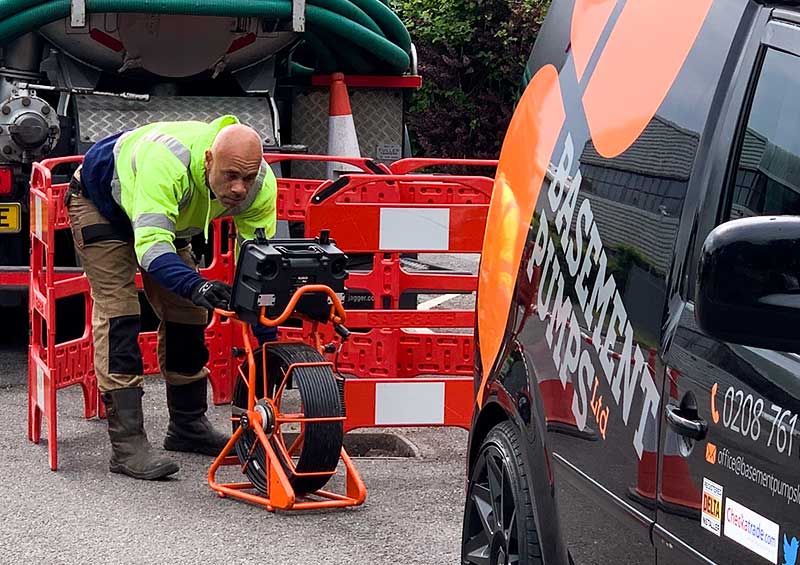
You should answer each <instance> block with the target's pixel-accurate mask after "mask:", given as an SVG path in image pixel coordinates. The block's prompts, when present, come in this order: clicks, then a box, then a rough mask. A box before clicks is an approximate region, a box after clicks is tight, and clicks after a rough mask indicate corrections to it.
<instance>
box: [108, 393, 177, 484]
mask: <svg viewBox="0 0 800 565" xmlns="http://www.w3.org/2000/svg"><path fill="white" fill-rule="evenodd" d="M143 394H144V391H143V390H142V389H141V388H139V387H134V388H121V389H118V390H112V391H110V392H106V393H103V402H104V403H105V405H106V414H107V417H108V437H109V438H110V439H111V451H112V453H111V461H110V464H109V469H110V470H111V472H112V473H122V474H123V475H128V476H130V477H133V478H134V479H145V480H148V481H151V480H154V479H161V478H163V477H166V476H167V475H171V474H173V473H177V472H178V469H179V467H178V464H177V463H176V462H175V461H173V460H172V459H170V458H169V457H167V456H166V455H159V454H158V453H156V452H155V451H153V448H152V447H151V446H150V442H149V441H147V434H145V431H144V415H143V413H142V395H143Z"/></svg>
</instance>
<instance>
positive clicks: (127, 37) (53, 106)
mask: <svg viewBox="0 0 800 565" xmlns="http://www.w3.org/2000/svg"><path fill="white" fill-rule="evenodd" d="M0 54H1V55H0V306H2V305H13V304H15V303H16V304H22V303H24V299H25V293H24V290H25V288H26V286H27V282H28V280H27V278H28V274H27V273H28V263H29V251H28V249H29V235H28V230H29V226H28V218H29V213H28V199H29V198H28V183H29V179H30V170H31V164H32V163H33V162H35V161H38V160H41V159H44V158H48V157H56V156H64V155H76V154H83V153H85V152H86V150H87V149H88V148H89V147H91V145H92V144H93V143H95V142H97V141H98V140H100V139H102V138H103V137H105V136H107V135H109V134H112V133H115V132H118V131H122V130H125V129H130V128H133V127H136V126H138V125H142V124H145V123H148V122H151V121H161V120H210V119H213V118H215V117H217V116H219V115H220V114H225V113H232V114H235V115H237V116H238V117H239V119H240V120H241V121H243V122H244V123H247V124H249V125H251V126H253V127H254V128H256V130H257V131H259V132H260V133H261V134H262V136H263V146H264V150H265V151H266V152H302V151H307V152H309V153H324V152H325V149H326V145H327V123H328V115H327V113H328V89H327V87H326V85H327V80H328V75H329V74H330V73H332V72H334V71H341V72H344V73H345V75H346V77H347V79H346V80H347V84H348V87H349V88H350V96H351V102H352V106H353V113H354V118H355V121H356V125H357V129H358V136H359V144H360V146H361V154H362V156H365V157H366V156H368V157H372V158H374V159H376V160H378V161H393V160H396V159H399V158H401V157H403V156H405V155H407V153H408V143H407V135H406V132H405V124H404V110H405V108H406V106H407V95H408V93H409V92H410V90H411V89H413V88H415V87H417V86H418V85H419V83H420V81H419V77H418V76H417V73H416V60H415V59H416V57H415V52H414V48H413V45H412V43H411V39H410V37H409V34H408V32H407V31H406V28H405V27H404V26H403V24H402V22H401V21H400V20H399V18H398V17H397V16H396V15H395V14H394V12H392V10H391V9H390V8H388V7H387V5H386V4H384V3H383V1H382V0H308V3H306V0H237V1H231V0H161V1H160V2H157V3H156V2H149V1H147V0H48V1H46V2H43V1H42V0H0ZM292 166H293V167H295V169H293V170H292V174H293V176H303V177H306V178H322V177H323V176H324V172H325V169H324V165H319V164H315V163H300V164H297V163H295V164H293V165H292ZM276 172H277V173H278V174H280V173H281V171H276ZM66 174H69V173H68V172H67V173H65V175H66ZM65 179H66V177H65V178H64V179H61V180H62V181H63V180H65ZM54 180H58V179H54ZM63 235H64V237H65V239H64V241H59V242H57V249H56V257H57V259H56V260H57V261H59V262H60V263H61V264H62V265H64V266H66V267H69V266H70V265H71V266H75V262H74V261H75V258H74V253H73V251H72V243H71V241H70V240H69V236H68V234H67V233H66V232H65V233H64V234H63Z"/></svg>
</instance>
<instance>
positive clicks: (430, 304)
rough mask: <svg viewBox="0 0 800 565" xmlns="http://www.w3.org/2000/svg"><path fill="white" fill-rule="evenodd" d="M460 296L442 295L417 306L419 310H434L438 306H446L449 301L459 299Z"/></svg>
mask: <svg viewBox="0 0 800 565" xmlns="http://www.w3.org/2000/svg"><path fill="white" fill-rule="evenodd" d="M458 296H460V295H458V294H442V295H440V296H437V297H436V298H431V299H430V300H426V301H425V302H423V303H421V304H419V305H418V306H417V310H432V309H433V308H435V307H436V306H439V305H440V304H444V303H445V302H447V301H448V300H453V299H454V298H457V297H458Z"/></svg>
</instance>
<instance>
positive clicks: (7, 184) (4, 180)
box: [0, 167, 14, 194]
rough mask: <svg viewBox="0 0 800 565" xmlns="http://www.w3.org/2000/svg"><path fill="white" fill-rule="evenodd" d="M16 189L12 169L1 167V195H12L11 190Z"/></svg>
mask: <svg viewBox="0 0 800 565" xmlns="http://www.w3.org/2000/svg"><path fill="white" fill-rule="evenodd" d="M13 187H14V177H13V175H12V174H11V169H10V168H8V167H0V194H11V189H12V188H13Z"/></svg>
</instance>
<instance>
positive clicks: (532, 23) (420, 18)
mask: <svg viewBox="0 0 800 565" xmlns="http://www.w3.org/2000/svg"><path fill="white" fill-rule="evenodd" d="M395 4H396V5H395V8H396V9H397V11H398V14H399V15H400V17H401V18H402V20H403V21H404V22H405V23H406V25H407V26H408V28H409V31H410V32H411V36H412V38H413V40H414V43H415V45H416V47H417V53H418V58H419V72H420V74H421V75H422V78H423V87H422V89H421V90H420V91H419V92H417V93H415V95H414V98H413V102H412V106H411V111H410V115H409V118H408V122H409V123H408V125H409V130H410V132H411V138H412V143H413V145H414V149H415V153H418V154H421V155H425V156H427V157H475V158H496V157H497V156H498V155H499V153H500V147H501V145H502V142H503V137H504V135H505V130H506V127H507V126H508V122H509V121H510V119H511V115H512V113H513V109H514V103H515V101H516V99H517V97H518V95H519V90H520V86H521V84H522V76H523V72H524V69H525V64H526V62H527V60H528V55H529V54H530V50H531V48H532V47H533V43H534V40H535V38H536V34H537V32H538V31H539V27H540V26H541V23H542V20H543V19H544V16H545V13H546V10H547V6H548V4H549V0H396V2H395Z"/></svg>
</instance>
